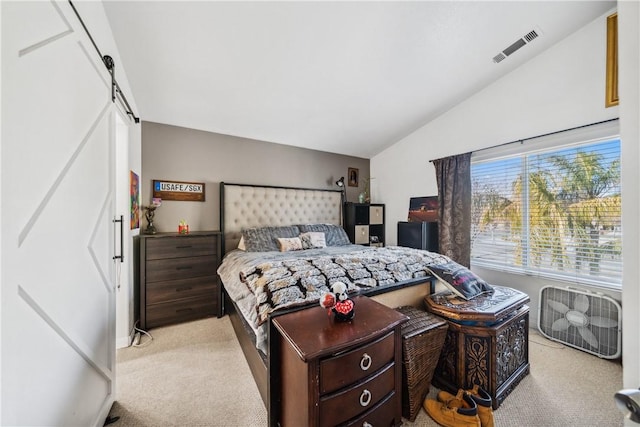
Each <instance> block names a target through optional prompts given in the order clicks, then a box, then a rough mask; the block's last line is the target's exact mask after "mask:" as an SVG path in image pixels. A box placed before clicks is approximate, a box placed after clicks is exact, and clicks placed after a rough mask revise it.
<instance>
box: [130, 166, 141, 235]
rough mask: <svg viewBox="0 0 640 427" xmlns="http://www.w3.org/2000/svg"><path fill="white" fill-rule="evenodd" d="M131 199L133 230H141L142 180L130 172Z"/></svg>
mask: <svg viewBox="0 0 640 427" xmlns="http://www.w3.org/2000/svg"><path fill="white" fill-rule="evenodd" d="M129 188H130V190H129V197H130V198H131V230H135V229H136V228H140V178H139V177H138V174H136V173H135V172H134V171H129Z"/></svg>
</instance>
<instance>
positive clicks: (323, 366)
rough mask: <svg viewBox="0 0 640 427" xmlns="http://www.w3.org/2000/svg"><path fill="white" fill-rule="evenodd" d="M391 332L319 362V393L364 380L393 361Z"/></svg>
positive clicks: (393, 350)
mask: <svg viewBox="0 0 640 427" xmlns="http://www.w3.org/2000/svg"><path fill="white" fill-rule="evenodd" d="M394 340H395V338H394V334H393V332H390V333H388V334H387V335H385V336H384V337H382V338H380V339H378V340H377V341H374V342H372V343H370V344H367V345H364V346H362V347H358V348H357V349H355V350H352V351H349V352H347V353H343V354H341V355H339V356H336V357H331V358H328V359H325V360H322V361H321V362H320V393H321V394H324V393H330V392H332V391H335V390H338V389H339V388H342V387H344V386H346V385H347V384H352V383H354V382H356V381H359V380H361V379H362V378H365V377H367V376H369V375H371V374H373V373H374V372H376V371H377V370H378V369H380V368H381V367H383V366H384V365H386V364H387V363H389V362H391V361H393V358H394V356H395V345H394V343H395V341H394Z"/></svg>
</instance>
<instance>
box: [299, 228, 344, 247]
mask: <svg viewBox="0 0 640 427" xmlns="http://www.w3.org/2000/svg"><path fill="white" fill-rule="evenodd" d="M298 227H299V228H300V231H301V232H303V233H307V232H309V231H316V232H323V233H324V238H325V241H326V243H327V246H344V245H350V244H351V242H350V241H349V236H347V232H346V231H344V228H342V227H341V226H339V225H335V224H302V225H298Z"/></svg>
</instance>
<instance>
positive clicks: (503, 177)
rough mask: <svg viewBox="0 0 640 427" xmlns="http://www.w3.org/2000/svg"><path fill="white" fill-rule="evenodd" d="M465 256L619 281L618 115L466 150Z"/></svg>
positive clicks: (502, 266) (586, 280) (573, 277)
mask: <svg viewBox="0 0 640 427" xmlns="http://www.w3.org/2000/svg"><path fill="white" fill-rule="evenodd" d="M471 180H472V187H473V189H472V194H473V206H472V227H471V233H472V235H471V262H472V263H473V264H474V265H477V266H482V267H485V268H493V269H498V270H503V271H510V272H516V273H523V274H529V275H539V276H544V277H549V278H553V279H559V280H564V281H570V282H576V283H581V284H591V285H597V286H602V287H609V288H619V287H620V286H621V283H622V228H621V194H620V139H619V137H618V136H617V121H616V122H615V126H613V125H612V123H606V124H604V125H596V126H594V127H589V128H581V129H580V130H578V131H568V132H566V133H565V132H563V134H562V135H561V136H557V135H556V136H553V137H546V138H540V139H538V140H536V141H534V140H531V141H527V142H526V143H515V144H509V145H506V146H503V147H496V148H494V149H490V150H483V151H481V152H479V153H478V154H475V153H474V155H473V156H472V165H471Z"/></svg>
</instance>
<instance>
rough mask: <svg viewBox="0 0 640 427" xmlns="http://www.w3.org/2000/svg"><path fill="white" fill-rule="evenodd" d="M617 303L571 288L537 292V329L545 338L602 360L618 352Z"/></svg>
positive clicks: (601, 295)
mask: <svg viewBox="0 0 640 427" xmlns="http://www.w3.org/2000/svg"><path fill="white" fill-rule="evenodd" d="M620 326H621V308H620V304H618V302H617V301H616V300H614V299H613V298H611V297H609V296H607V295H603V294H601V293H597V292H589V291H583V290H579V289H575V288H571V287H566V288H560V287H556V286H545V287H543V288H542V289H540V304H539V309H538V329H539V330H540V332H541V333H542V334H543V335H544V336H546V337H547V338H549V339H552V340H554V341H559V342H562V343H564V344H566V345H568V346H571V347H575V348H577V349H579V350H582V351H586V352H587V353H591V354H595V355H596V356H598V357H602V358H604V359H615V358H617V357H619V356H620V353H621V351H622V349H621V346H620V342H621V338H622V329H621V327H620Z"/></svg>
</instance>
